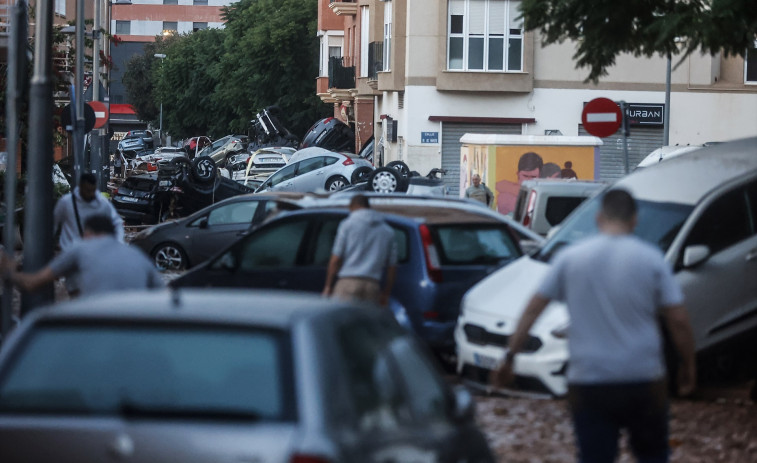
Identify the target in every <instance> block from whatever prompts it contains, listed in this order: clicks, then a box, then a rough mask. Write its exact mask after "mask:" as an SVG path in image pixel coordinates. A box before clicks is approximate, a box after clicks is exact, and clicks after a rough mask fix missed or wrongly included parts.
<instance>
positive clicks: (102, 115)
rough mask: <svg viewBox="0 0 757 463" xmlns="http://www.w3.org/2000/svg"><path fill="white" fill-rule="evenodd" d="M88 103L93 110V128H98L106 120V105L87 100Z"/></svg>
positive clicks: (103, 124)
mask: <svg viewBox="0 0 757 463" xmlns="http://www.w3.org/2000/svg"><path fill="white" fill-rule="evenodd" d="M87 104H88V105H90V106H91V107H92V109H93V110H94V111H95V128H96V129H99V128H101V127H103V126H105V123H106V122H108V107H107V106H105V104H104V103H101V102H99V101H88V102H87Z"/></svg>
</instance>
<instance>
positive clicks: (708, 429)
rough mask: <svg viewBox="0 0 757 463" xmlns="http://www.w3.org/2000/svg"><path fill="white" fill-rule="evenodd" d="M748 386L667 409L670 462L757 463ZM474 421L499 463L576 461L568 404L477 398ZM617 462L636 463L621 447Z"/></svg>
mask: <svg viewBox="0 0 757 463" xmlns="http://www.w3.org/2000/svg"><path fill="white" fill-rule="evenodd" d="M750 387H751V382H741V383H734V384H710V385H705V386H702V387H700V389H699V390H698V391H697V394H696V395H695V396H694V397H693V398H692V399H689V400H681V399H675V400H673V401H672V403H671V410H670V411H671V421H670V446H671V450H672V453H671V461H672V462H681V463H711V462H728V463H753V462H757V405H755V403H754V402H753V401H751V400H750V399H749V388H750ZM476 399H477V414H476V416H477V421H478V423H479V425H480V426H481V429H483V431H484V432H485V434H486V436H487V438H488V440H489V442H490V445H491V447H492V450H493V451H494V452H495V454H496V455H497V459H498V461H500V462H508V463H562V462H574V461H576V456H575V455H576V449H575V445H574V442H573V429H572V426H571V422H570V415H569V412H568V407H567V403H566V402H565V401H564V400H555V399H524V398H507V397H502V396H485V395H479V396H477V398H476ZM621 445H622V451H621V456H620V458H619V460H618V461H619V462H621V463H627V462H629V463H630V462H633V461H635V460H634V459H633V458H632V456H631V454H630V452H629V450H628V448H627V446H626V444H625V442H622V444H621Z"/></svg>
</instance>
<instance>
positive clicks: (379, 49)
mask: <svg viewBox="0 0 757 463" xmlns="http://www.w3.org/2000/svg"><path fill="white" fill-rule="evenodd" d="M383 70H384V42H371V43H370V44H369V45H368V80H378V73H379V71H383Z"/></svg>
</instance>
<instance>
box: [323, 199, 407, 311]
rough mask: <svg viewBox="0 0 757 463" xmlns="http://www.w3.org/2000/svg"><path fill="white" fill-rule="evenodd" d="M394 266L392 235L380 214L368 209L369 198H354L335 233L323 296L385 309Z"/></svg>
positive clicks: (394, 245) (395, 261) (391, 284)
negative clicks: (346, 215)
mask: <svg viewBox="0 0 757 463" xmlns="http://www.w3.org/2000/svg"><path fill="white" fill-rule="evenodd" d="M396 265H397V244H396V242H395V240H394V231H393V230H392V228H391V227H390V226H389V225H387V223H386V222H385V221H384V218H383V217H382V215H381V213H379V212H377V211H374V210H373V209H371V208H370V205H369V203H368V198H366V197H365V196H363V195H356V196H353V197H352V200H351V201H350V215H349V217H347V218H346V219H345V220H344V221H342V223H340V224H339V228H338V229H337V233H336V239H335V240H334V246H333V248H332V251H331V259H330V260H329V266H328V271H327V274H326V284H325V286H324V288H323V295H324V296H331V295H332V294H333V296H335V297H337V298H339V299H345V300H360V301H368V302H374V303H376V304H379V305H382V306H385V305H386V304H387V303H388V302H389V295H390V294H391V291H392V286H393V285H394V275H395V271H396ZM384 274H386V275H385V278H384V287H383V288H381V279H382V276H384ZM337 277H338V280H337V282H336V285H334V280H335V278H337ZM332 287H333V289H332Z"/></svg>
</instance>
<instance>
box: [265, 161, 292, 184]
mask: <svg viewBox="0 0 757 463" xmlns="http://www.w3.org/2000/svg"><path fill="white" fill-rule="evenodd" d="M296 168H297V165H296V164H290V165H288V166H286V167H285V168H283V169H281V170H280V171H278V172H276V173H275V174H273V175H272V176H271V178H270V180H269V181H268V184H269V186H270V187H274V186H276V185H278V184H279V183H281V182H283V181H285V180H289V179H292V178H294V170H295V169H296Z"/></svg>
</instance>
